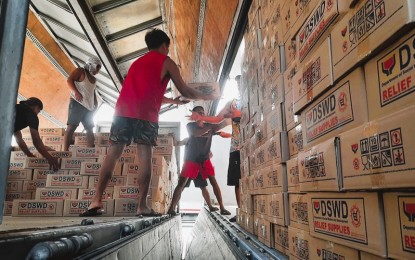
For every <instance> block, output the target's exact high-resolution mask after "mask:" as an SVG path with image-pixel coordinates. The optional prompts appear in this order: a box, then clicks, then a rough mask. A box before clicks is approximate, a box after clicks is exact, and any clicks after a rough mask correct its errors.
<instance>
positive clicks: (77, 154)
mask: <svg viewBox="0 0 415 260" xmlns="http://www.w3.org/2000/svg"><path fill="white" fill-rule="evenodd" d="M70 150H71V151H72V155H73V157H74V158H98V157H99V156H100V155H105V154H106V153H107V148H106V147H98V146H97V147H78V148H72V147H71V149H70Z"/></svg>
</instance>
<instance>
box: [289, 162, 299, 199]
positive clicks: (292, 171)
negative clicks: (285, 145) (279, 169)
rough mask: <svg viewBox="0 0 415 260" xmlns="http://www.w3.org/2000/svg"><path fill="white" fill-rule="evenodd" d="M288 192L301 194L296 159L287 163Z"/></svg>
mask: <svg viewBox="0 0 415 260" xmlns="http://www.w3.org/2000/svg"><path fill="white" fill-rule="evenodd" d="M286 165H287V166H286V167H287V191H288V192H289V193H291V192H294V193H295V192H300V179H299V176H298V173H299V172H298V158H297V157H294V158H292V159H290V160H288V161H287V163H286Z"/></svg>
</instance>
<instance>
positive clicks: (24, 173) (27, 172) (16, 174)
mask: <svg viewBox="0 0 415 260" xmlns="http://www.w3.org/2000/svg"><path fill="white" fill-rule="evenodd" d="M32 172H33V170H31V169H24V170H23V169H21V170H9V174H8V175H7V180H9V181H12V180H16V181H17V180H31V179H32V177H33V173H32Z"/></svg>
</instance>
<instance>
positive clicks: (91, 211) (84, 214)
mask: <svg viewBox="0 0 415 260" xmlns="http://www.w3.org/2000/svg"><path fill="white" fill-rule="evenodd" d="M102 212H103V209H102V208H100V207H95V208H92V209H87V210H86V211H85V212H82V213H81V214H79V216H80V217H96V216H100V215H102Z"/></svg>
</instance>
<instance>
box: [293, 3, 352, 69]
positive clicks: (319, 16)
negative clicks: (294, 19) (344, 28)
mask: <svg viewBox="0 0 415 260" xmlns="http://www.w3.org/2000/svg"><path fill="white" fill-rule="evenodd" d="M350 2H351V0H320V1H319V3H318V4H317V6H316V7H315V8H314V9H313V11H312V12H311V13H310V16H309V17H308V18H307V19H306V21H305V22H304V24H303V25H302V26H301V28H300V30H299V32H298V34H297V36H296V40H297V46H298V58H299V60H300V61H303V60H304V59H305V57H306V56H307V54H308V53H309V52H310V51H311V50H312V48H313V47H314V45H316V44H317V43H318V42H319V39H320V38H321V37H324V36H323V35H325V32H326V31H327V29H328V28H329V27H330V26H332V25H333V24H334V21H335V20H336V18H338V17H342V16H343V15H344V14H345V13H347V11H348V10H349V5H350ZM292 33H293V34H294V33H295V32H293V31H292Z"/></svg>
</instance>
